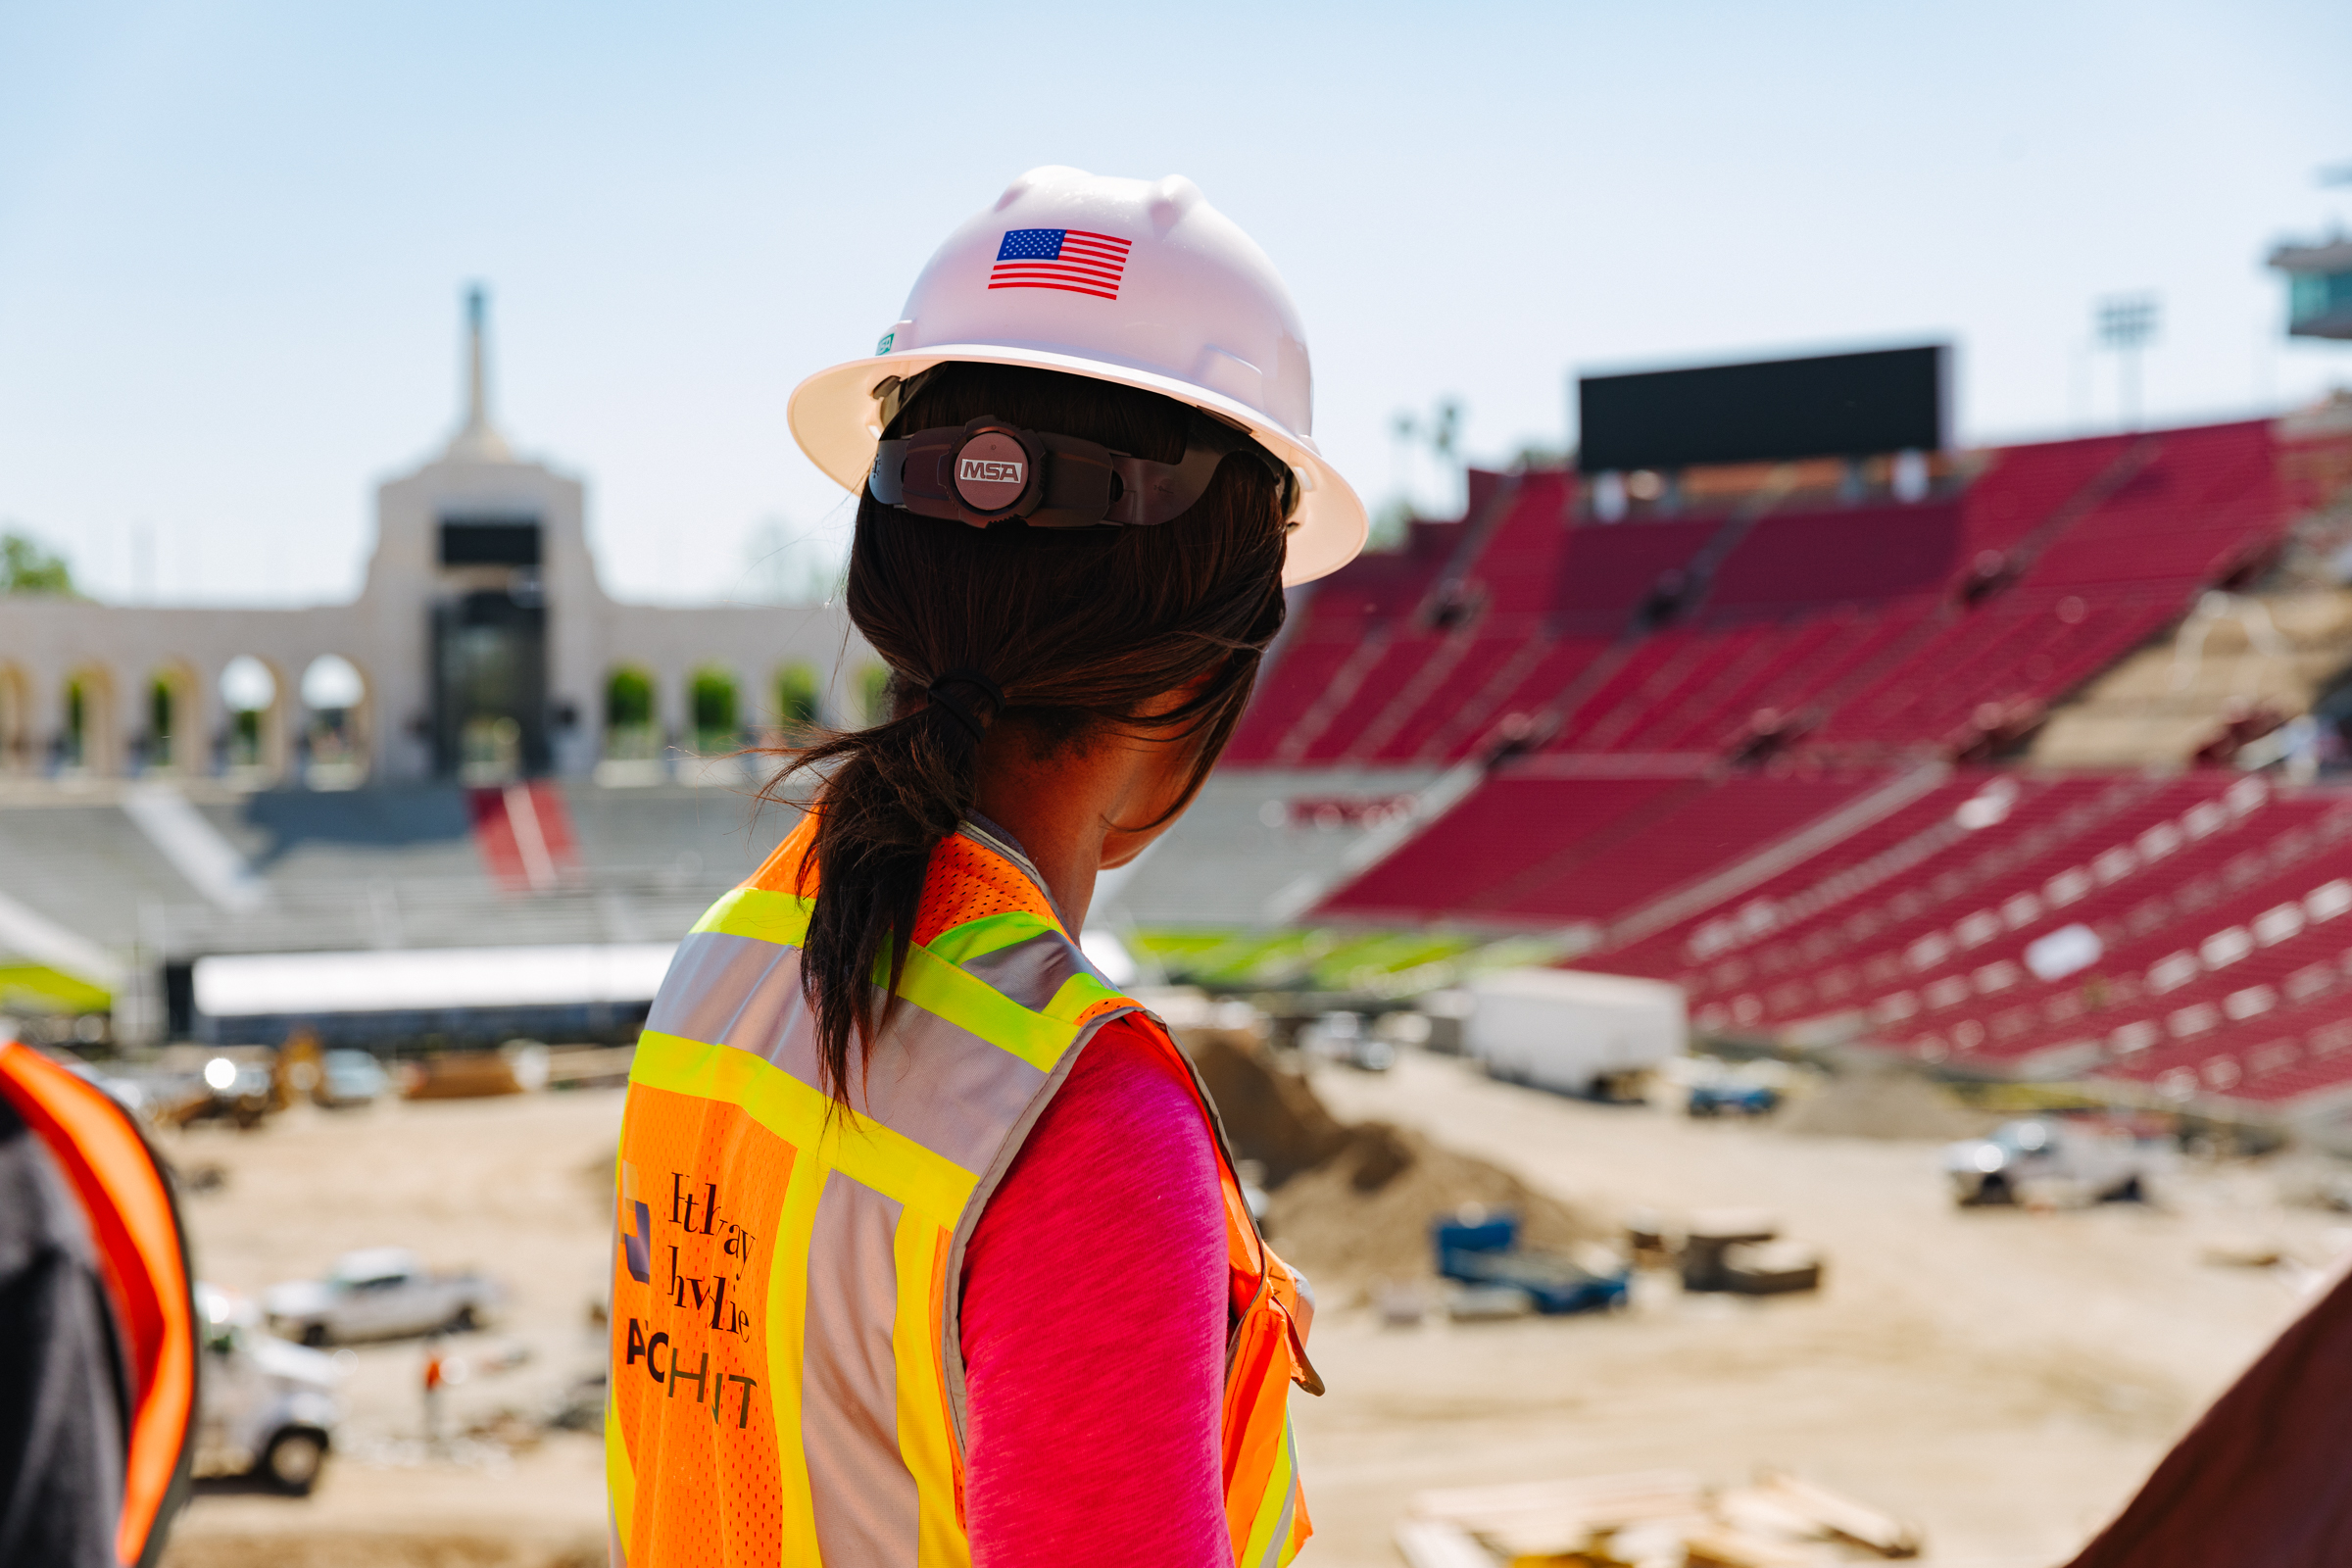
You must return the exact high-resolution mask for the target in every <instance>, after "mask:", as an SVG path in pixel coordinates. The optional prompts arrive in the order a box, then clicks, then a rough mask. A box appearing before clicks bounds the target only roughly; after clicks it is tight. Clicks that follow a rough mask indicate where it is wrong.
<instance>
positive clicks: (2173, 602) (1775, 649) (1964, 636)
mask: <svg viewBox="0 0 2352 1568" xmlns="http://www.w3.org/2000/svg"><path fill="white" fill-rule="evenodd" d="M1770 501H1771V493H1770V492H1769V491H1766V492H1764V493H1763V495H1762V496H1761V497H1759V499H1758V500H1757V501H1755V502H1751V503H1749V504H1747V505H1743V506H1734V507H1732V508H1730V509H1729V510H1726V511H1724V512H1722V514H1721V515H1713V516H1705V517H1692V516H1678V517H1674V518H1671V519H1666V520H1643V521H1629V522H1619V523H1614V524H1609V523H1602V522H1598V521H1596V520H1594V519H1593V518H1592V517H1591V516H1589V515H1580V514H1579V509H1578V507H1577V505H1576V486H1575V484H1574V482H1573V479H1572V476H1571V475H1569V474H1566V473H1563V472H1547V471H1542V470H1537V471H1531V472H1528V473H1525V474H1520V475H1515V476H1510V477H1504V476H1500V475H1494V474H1484V473H1478V474H1473V475H1472V483H1471V486H1470V506H1469V508H1468V510H1467V512H1466V514H1465V515H1464V517H1463V518H1462V519H1461V520H1459V521H1455V522H1444V523H1433V522H1416V523H1415V524H1413V526H1412V530H1411V535H1410V538H1409V540H1408V541H1407V543H1406V546H1405V548H1404V549H1402V550H1400V551H1397V552H1395V553H1392V554H1383V555H1378V556H1372V557H1367V558H1365V559H1364V560H1362V561H1361V562H1359V563H1357V564H1355V565H1353V566H1351V567H1349V568H1348V570H1346V571H1343V572H1341V573H1339V574H1338V575H1337V576H1335V577H1333V578H1332V579H1331V580H1330V581H1328V582H1327V583H1324V584H1322V585H1320V586H1319V587H1318V588H1317V589H1316V590H1315V591H1314V592H1313V593H1312V594H1311V595H1310V596H1309V597H1307V598H1306V599H1305V601H1304V603H1303V605H1302V607H1301V608H1300V609H1299V613H1298V616H1297V620H1296V623H1295V624H1294V625H1293V627H1292V628H1291V629H1290V631H1289V632H1288V633H1287V634H1286V637H1285V640H1284V643H1283V645H1282V647H1281V649H1280V650H1279V654H1278V657H1277V658H1276V660H1275V662H1274V663H1273V666H1272V667H1271V668H1270V669H1269V671H1268V672H1267V675H1266V678H1265V680H1264V683H1263V690H1262V691H1261V693H1260V695H1259V697H1258V699H1257V701H1256V702H1255V703H1254V705H1253V706H1252V708H1251V710H1250V714H1249V717H1248V718H1247V720H1246V721H1245V722H1244V724H1243V726H1242V729H1241V732H1240V733H1239V734H1238V735H1237V736H1236V738H1235V742H1234V747H1233V750H1232V751H1231V753H1230V754H1229V758H1230V760H1231V761H1232V762H1233V763H1234V764H1237V765H1243V766H1248V765H1253V764H1254V765H1276V766H1285V767H1298V766H1313V765H1329V764H1333V763H1352V764H1377V763H1414V762H1419V763H1430V762H1447V761H1454V760H1461V759H1463V758H1467V757H1473V756H1483V755H1488V754H1491V753H1493V752H1495V751H1497V750H1503V749H1510V750H1537V751H1542V752H1547V753H1591V752H1609V753H1627V754H1640V755H1658V754H1697V755H1701V756H1706V757H1726V758H1731V757H1740V756H1748V755H1755V754H1757V753H1760V752H1766V751H1770V752H1791V751H1793V752H1798V753H1802V754H1804V755H1808V756H1813V757H1818V758H1821V759H1824V760H1838V761H1845V762H1867V761H1884V760H1891V759H1896V758H1901V757H1905V756H1910V755H1914V754H1934V755H1955V754H1966V753H1968V752H1970V751H1971V750H1972V749H1977V748H1981V747H1983V746H1985V745H1986V744H1988V743H1997V742H1998V741H1999V740H2000V739H2002V738H2003V737H2005V736H2009V735H2013V734H2015V733H2018V732H2020V731H2022V730H2024V729H2025V728H2028V727H2030V726H2031V725H2032V723H2033V722H2034V720H2035V719H2036V718H2037V717H2038V716H2039V714H2040V713H2041V712H2042V711H2043V710H2044V709H2045V708H2046V707H2047V705H2048V704H2049V703H2050V702H2051V701H2052V700H2054V699H2055V698H2057V697H2059V696H2060V695H2062V694H2064V693H2065V692H2067V691H2068V690H2070V689H2072V688H2073V687H2075V686H2076V685H2078V684H2080V683H2081V682H2082V680H2084V679H2085V678H2087V677H2088V676H2089V675H2091V674H2093V673H2095V672H2096V671H2097V670H2099V669H2101V668H2103V667H2105V666H2106V665H2107V664H2109V663H2111V662H2114V661H2115V659H2116V658H2117V657H2118V656H2120V655H2121V654H2123V653H2124V652H2126V651H2127V650H2129V649H2131V647H2133V646H2134V645H2136V644H2138V643H2140V642H2142V641H2144V640H2146V639H2147V638H2148V637H2149V636H2150V635H2151V634H2153V633H2154V632H2156V631H2158V630H2160V629H2161V628H2162V627H2163V626H2165V625H2166V624H2167V623H2168V622H2170V621H2171V620H2173V619H2175V618H2176V617H2177V616H2179V615H2180V613H2181V612H2182V611H2183V610H2184V609H2185V608H2186V606H2187V605H2188V603H2189V602H2190V600H2191V599H2192V598H2193V597H2194V596H2195V595H2196V594H2197V593H2198V592H2199V591H2201V590H2203V589H2204V588H2207V587H2209V586H2212V585H2213V584H2215V583H2218V582H2223V581H2227V580H2229V578H2230V577H2232V576H2233V575H2235V574H2238V573H2241V572H2243V571H2245V570H2246V569H2248V568H2249V567H2250V566H2252V565H2254V564H2258V563H2259V562H2261V561H2263V560H2264V559H2266V558H2267V557H2269V556H2270V555H2271V554H2272V553H2274V552H2275V551H2276V550H2277V548H2278V545H2279V543H2280V541H2281V539H2282V538H2283V535H2284V531H2285V528H2286V525H2287V523H2288V522H2289V521H2290V520H2291V517H2292V515H2293V507H2292V506H2291V504H2290V502H2289V497H2288V495H2287V493H2286V491H2285V489H2284V487H2282V485H2281V484H2280V482H2279V480H2278V461H2277V455H2276V453H2275V451H2274V441H2273V438H2272V435H2271V431H2270V427H2269V426H2268V425H2267V424H2264V423H2261V422H2247V423H2240V424H2225V425H2214V426H2207V427H2203V428H2197V429H2189V430H2177V431H2169V432H2164V433H2161V434H2152V435H2144V436H2111V437H2102V438H2098V439H2092V440H2082V441H2061V442H2052V443H2047V444H2043V445H2036V446H2021V447H2011V448H2007V449H2004V450H2001V451H1998V452H1995V453H1993V454H1991V455H1990V463H1989V465H1988V466H1987V467H1986V469H1985V471H1984V472H1983V473H1981V474H1979V475H1977V476H1975V477H1974V479H1973V480H1972V481H1971V482H1969V483H1966V484H1965V485H1962V486H1959V487H1957V488H1956V489H1954V490H1953V491H1952V492H1951V493H1947V494H1944V495H1941V496H1937V497H1934V498H1931V499H1928V500H1924V501H1922V502H1920V503H1918V504H1915V505H1910V506H1898V505H1892V504H1875V505H1867V506H1858V507H1821V506H1818V505H1817V506H1814V507H1812V508H1810V509H1807V510H1782V509H1777V508H1774V507H1773V506H1771V504H1770Z"/></svg>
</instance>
